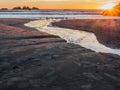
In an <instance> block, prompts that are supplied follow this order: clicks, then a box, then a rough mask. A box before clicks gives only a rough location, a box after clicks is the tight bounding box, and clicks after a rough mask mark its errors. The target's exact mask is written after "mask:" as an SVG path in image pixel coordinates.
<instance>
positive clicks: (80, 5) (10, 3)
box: [0, 0, 120, 9]
mask: <svg viewBox="0 0 120 90" xmlns="http://www.w3.org/2000/svg"><path fill="white" fill-rule="evenodd" d="M118 2H120V0H0V8H10V9H11V8H13V7H16V6H29V7H33V6H35V7H38V8H40V9H100V8H101V7H102V6H104V5H106V4H108V3H113V4H117V3H118Z"/></svg>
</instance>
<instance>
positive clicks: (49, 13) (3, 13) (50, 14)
mask: <svg viewBox="0 0 120 90" xmlns="http://www.w3.org/2000/svg"><path fill="white" fill-rule="evenodd" d="M101 12H102V11H101V10H0V18H27V19H41V18H57V19H119V18H120V17H113V16H102V15H100V14H101Z"/></svg>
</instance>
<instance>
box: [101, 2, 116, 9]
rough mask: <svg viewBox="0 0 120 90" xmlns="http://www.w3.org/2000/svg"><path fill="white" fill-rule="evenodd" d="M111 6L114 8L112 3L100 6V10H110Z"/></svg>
mask: <svg viewBox="0 0 120 90" xmlns="http://www.w3.org/2000/svg"><path fill="white" fill-rule="evenodd" d="M113 6H115V4H114V3H109V4H105V5H103V6H101V9H112V7H113Z"/></svg>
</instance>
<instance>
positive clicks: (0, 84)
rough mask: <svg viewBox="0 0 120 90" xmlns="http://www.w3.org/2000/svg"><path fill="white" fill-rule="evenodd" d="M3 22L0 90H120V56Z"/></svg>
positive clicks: (17, 21)
mask: <svg viewBox="0 0 120 90" xmlns="http://www.w3.org/2000/svg"><path fill="white" fill-rule="evenodd" d="M29 21H30V20H28V19H0V90H119V88H120V56H117V55H114V54H104V53H95V52H93V51H91V50H89V49H85V48H83V47H81V46H79V45H74V44H68V43H66V41H65V40H63V39H61V38H59V37H58V36H54V35H50V34H47V33H43V32H39V31H37V30H35V29H32V28H28V27H25V26H24V23H27V22H29Z"/></svg>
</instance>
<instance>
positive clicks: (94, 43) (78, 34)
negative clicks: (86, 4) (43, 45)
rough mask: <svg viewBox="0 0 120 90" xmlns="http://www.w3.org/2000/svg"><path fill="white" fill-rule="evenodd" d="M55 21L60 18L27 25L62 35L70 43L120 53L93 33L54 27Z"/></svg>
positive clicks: (98, 50) (105, 51) (32, 22)
mask: <svg viewBox="0 0 120 90" xmlns="http://www.w3.org/2000/svg"><path fill="white" fill-rule="evenodd" d="M54 21H58V20H56V19H47V20H46V19H43V20H36V21H31V22H29V23H26V24H25V26H28V27H32V28H36V29H37V30H39V31H42V32H46V33H49V34H53V35H57V36H60V37H61V38H63V39H65V40H66V41H67V42H68V43H74V44H78V45H81V46H82V47H85V48H87V49H91V50H93V51H95V52H103V53H113V54H117V55H120V50H119V49H112V48H109V47H106V46H104V45H103V44H101V43H99V42H98V40H97V39H96V36H95V35H94V34H93V33H90V32H85V31H79V30H72V29H66V28H60V27H53V26H52V25H51V22H54Z"/></svg>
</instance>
